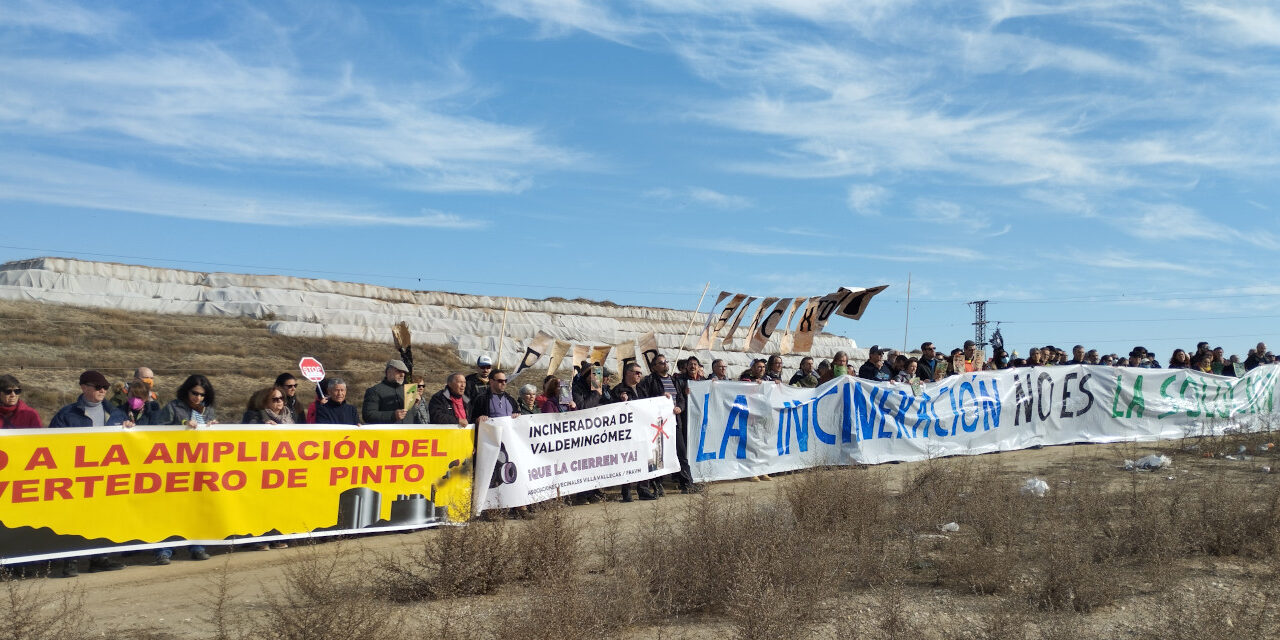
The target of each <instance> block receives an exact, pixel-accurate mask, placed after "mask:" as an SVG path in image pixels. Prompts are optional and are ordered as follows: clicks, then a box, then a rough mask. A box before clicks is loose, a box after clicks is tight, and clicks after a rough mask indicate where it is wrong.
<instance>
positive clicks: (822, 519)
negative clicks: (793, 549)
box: [783, 469, 906, 585]
mask: <svg viewBox="0 0 1280 640" xmlns="http://www.w3.org/2000/svg"><path fill="white" fill-rule="evenodd" d="M783 496H784V498H785V500H786V504H787V506H788V507H789V508H790V511H791V514H792V516H793V517H794V519H795V526H796V529H797V530H798V532H799V534H800V535H802V536H803V537H804V538H805V539H809V540H817V541H821V543H822V544H824V545H827V544H829V545H832V549H831V552H830V555H829V557H828V558H827V559H826V561H827V562H829V563H831V564H832V565H833V567H835V568H838V569H839V570H840V571H841V572H842V573H843V576H844V578H845V580H847V581H849V582H850V583H852V584H855V585H869V584H878V583H882V582H885V581H887V580H893V579H897V577H898V576H899V574H900V573H901V572H902V571H903V569H904V567H905V566H906V556H905V553H904V551H903V550H902V547H901V545H895V544H894V540H895V539H896V537H897V536H898V535H899V532H898V531H897V530H896V529H895V528H894V526H895V523H896V514H895V512H894V510H893V502H892V501H891V499H890V494H889V490H888V486H887V483H886V481H885V479H884V477H883V476H882V475H880V474H878V473H870V472H866V471H854V470H848V469H838V470H828V469H824V470H813V471H811V472H808V473H805V474H802V475H800V476H798V477H796V478H795V479H794V480H793V481H792V482H790V483H789V484H787V485H786V486H785V487H784V490H783ZM815 551H816V550H815Z"/></svg>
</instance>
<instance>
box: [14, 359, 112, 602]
mask: <svg viewBox="0 0 1280 640" xmlns="http://www.w3.org/2000/svg"><path fill="white" fill-rule="evenodd" d="M0 386H3V385H0ZM110 388H111V383H110V382H107V377H106V376H104V375H102V374H101V373H99V372H97V371H92V370H91V371H85V372H84V373H82V374H80V397H78V398H76V401H75V402H73V403H71V404H69V405H67V406H65V407H63V408H61V409H59V410H58V412H57V413H55V414H53V418H51V419H50V420H49V427H50V428H52V429H59V428H69V427H120V426H123V427H132V426H133V421H132V420H130V419H129V418H128V416H126V415H125V413H124V412H123V411H121V410H120V409H119V408H117V407H116V406H115V405H114V404H111V403H110V402H108V401H107V390H108V389H110ZM78 565H79V561H78V560H77V559H76V558H67V559H65V560H63V561H62V577H64V578H74V577H76V576H78V575H80V569H79V566H78ZM123 568H124V563H122V562H120V561H119V560H116V559H115V558H112V557H111V556H107V555H98V556H93V557H91V558H89V571H118V570H120V569H123Z"/></svg>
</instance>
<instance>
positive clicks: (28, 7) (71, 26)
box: [0, 0, 124, 36]
mask: <svg viewBox="0 0 1280 640" xmlns="http://www.w3.org/2000/svg"><path fill="white" fill-rule="evenodd" d="M123 21H124V16H123V15H121V14H120V13H119V12H116V11H112V10H110V9H90V8H88V7H83V6H80V5H77V4H74V3H71V2H65V1H63V0H9V1H8V2H5V3H3V4H0V26H7V27H16V28H21V29H32V30H38V31H47V32H54V33H66V34H73V35H83V36H88V35H103V34H110V33H112V32H114V31H115V30H116V29H117V28H118V27H119V26H120V23H121V22H123Z"/></svg>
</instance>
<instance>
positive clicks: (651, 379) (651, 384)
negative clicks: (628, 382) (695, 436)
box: [636, 373, 689, 425]
mask: <svg viewBox="0 0 1280 640" xmlns="http://www.w3.org/2000/svg"><path fill="white" fill-rule="evenodd" d="M671 381H672V382H674V383H675V385H676V397H674V398H672V399H671V401H672V402H674V403H675V405H676V408H678V409H680V413H679V414H677V415H676V422H678V423H679V424H681V425H683V424H684V420H685V415H687V414H688V413H689V412H688V409H689V394H688V389H689V383H688V382H685V380H684V377H683V376H671ZM636 391H637V392H639V393H640V397H641V398H657V397H659V396H661V395H662V394H664V393H666V390H665V389H663V387H662V378H660V377H659V376H658V374H656V373H651V374H649V375H647V376H645V377H644V379H643V380H641V381H640V384H638V385H636Z"/></svg>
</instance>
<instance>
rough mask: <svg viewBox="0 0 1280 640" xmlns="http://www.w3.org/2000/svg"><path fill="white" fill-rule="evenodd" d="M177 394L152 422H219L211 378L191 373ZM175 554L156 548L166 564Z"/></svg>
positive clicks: (195, 552)
mask: <svg viewBox="0 0 1280 640" xmlns="http://www.w3.org/2000/svg"><path fill="white" fill-rule="evenodd" d="M175 395H176V396H177V397H176V398H174V399H173V400H171V401H170V402H169V404H166V405H165V406H164V408H163V409H161V410H160V412H159V414H157V415H156V417H155V420H154V421H152V424H156V425H175V426H176V425H184V426H186V427H187V428H188V429H197V428H199V427H204V426H209V425H215V424H218V414H217V412H216V411H215V410H214V403H215V402H216V400H217V396H216V395H215V394H214V391H213V384H212V383H210V382H209V379H208V378H206V377H204V376H202V375H200V374H198V373H197V374H195V375H193V376H188V377H187V379H186V380H185V381H184V382H183V383H182V386H180V387H178V392H177V393H176V394H175ZM187 550H188V551H190V552H191V559H192V560H208V559H209V554H208V553H206V552H205V550H204V547H202V546H200V545H190V546H188V547H187ZM172 557H173V549H172V548H166V549H156V560H155V564H157V565H162V566H163V565H167V564H169V559H170V558H172Z"/></svg>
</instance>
